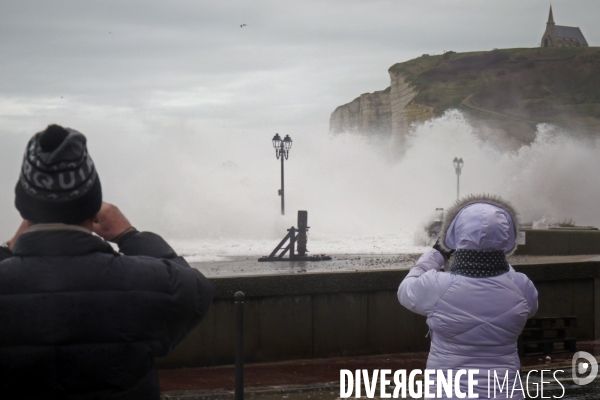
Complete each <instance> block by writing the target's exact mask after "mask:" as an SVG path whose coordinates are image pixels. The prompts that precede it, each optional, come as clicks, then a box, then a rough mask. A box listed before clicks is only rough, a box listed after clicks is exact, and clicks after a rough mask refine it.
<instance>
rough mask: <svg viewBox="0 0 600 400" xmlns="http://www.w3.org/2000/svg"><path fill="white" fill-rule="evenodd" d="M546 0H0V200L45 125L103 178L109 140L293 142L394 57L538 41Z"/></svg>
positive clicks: (366, 86)
mask: <svg viewBox="0 0 600 400" xmlns="http://www.w3.org/2000/svg"><path fill="white" fill-rule="evenodd" d="M548 7H549V2H548V1H542V0H502V1H488V0H460V1H459V0H453V1H450V0H435V1H424V0H395V1H391V0H381V1H377V0H371V1H366V0H365V1H355V0H335V1H334V0H329V1H327V0H318V1H317V0H302V1H295V0H287V1H274V0H273V1H261V0H251V1H250V0H248V1H236V0H218V1H207V0H193V1H191V0H190V1H183V0H173V1H156V0H143V1H129V0H118V1H115V0H102V1H96V0H94V1H91V0H85V1H82V0H38V1H31V0H2V1H1V2H0V54H1V57H2V61H1V62H0V168H1V170H0V185H1V186H0V189H1V191H2V193H1V194H0V207H3V208H7V207H8V208H10V207H11V204H12V189H13V186H14V182H16V178H17V175H18V169H19V164H20V157H21V154H22V151H23V149H24V146H25V143H26V141H27V139H28V138H29V137H30V136H31V135H32V134H33V133H35V132H37V131H39V130H41V129H43V128H44V127H45V126H46V125H47V124H49V123H59V124H62V125H65V126H70V127H72V128H75V129H78V130H80V131H82V132H83V133H84V134H86V135H87V136H88V138H89V139H90V142H91V143H94V146H95V150H94V149H92V150H91V153H92V154H93V156H94V158H95V160H96V163H97V164H99V165H101V166H102V167H103V168H104V171H106V172H104V173H105V174H106V175H107V176H110V174H111V173H112V174H116V173H117V172H123V169H125V170H127V169H131V168H133V169H135V164H134V158H132V160H127V159H126V157H125V153H124V152H125V151H130V150H131V151H135V149H136V146H135V145H132V144H131V143H136V142H137V143H141V142H144V143H145V142H147V141H155V143H162V142H161V140H168V139H169V138H173V140H184V142H185V141H186V140H187V139H185V138H186V137H187V136H194V137H195V138H196V139H197V138H201V139H198V140H200V141H199V142H198V141H196V142H194V143H195V144H196V145H198V143H205V144H207V145H209V144H210V143H213V142H214V143H219V146H216V147H219V148H220V147H222V146H221V144H222V145H223V146H226V143H227V142H225V141H222V140H223V138H227V140H231V141H235V142H236V143H238V145H239V144H240V143H241V144H242V146H241V148H244V144H248V143H249V142H250V141H256V140H258V138H260V140H264V137H266V138H267V139H266V140H267V141H268V139H270V137H271V136H272V135H273V134H274V133H275V132H280V133H282V134H290V135H291V136H292V137H293V138H294V140H295V143H297V142H301V141H302V138H303V136H306V135H308V134H309V133H312V134H314V133H317V134H322V135H326V134H327V131H328V123H329V116H330V114H331V112H332V111H333V110H334V109H335V108H336V107H337V106H339V105H341V104H344V103H347V102H349V101H351V100H353V99H354V98H356V97H357V96H359V95H360V94H361V93H365V92H372V91H375V90H382V89H384V88H386V87H387V86H388V85H389V76H388V74H387V69H388V68H389V67H390V66H392V65H393V64H394V63H397V62H402V61H406V60H409V59H411V58H414V57H417V56H420V55H421V54H423V53H429V54H439V53H441V52H443V51H444V50H446V51H448V50H454V51H458V52H463V51H476V50H491V49H493V48H512V47H535V46H537V45H539V41H540V39H541V36H542V34H543V32H544V29H545V23H546V20H547V16H548ZM553 9H554V18H555V21H556V23H557V24H560V25H569V26H579V27H581V29H582V31H583V33H584V35H585V36H586V38H587V41H588V42H589V43H590V45H597V44H598V43H600V24H598V23H597V21H598V12H599V11H600V3H599V2H598V1H597V0H577V1H572V0H554V1H553ZM241 24H246V26H244V27H243V28H240V25H241ZM306 137H308V136H306ZM182 138H183V139H182ZM217 138H219V139H217ZM213 139H214V140H215V141H213ZM104 140H106V141H110V143H107V144H104V145H102V144H101V143H100V142H102V141H104ZM219 140H221V142H219ZM122 143H129V144H128V145H123V146H122V145H121V144H122ZM117 148H124V149H125V150H119V151H120V153H119V154H120V157H121V158H120V159H119V160H115V159H111V157H110V151H111V150H110V149H117ZM221 150H222V149H221ZM115 151H117V150H115ZM117 152H118V151H117ZM270 156H271V155H270ZM123 157H125V159H124V158H123ZM217 161H219V162H220V161H224V160H216V161H215V162H217ZM161 162H162V161H161V160H160V159H157V160H155V164H156V165H157V166H160V165H161ZM115 165H116V166H115ZM111 168H112V169H111ZM99 169H100V168H99ZM100 171H101V173H102V172H103V170H102V169H100ZM111 171H112V172H111ZM105 180H106V179H105ZM105 187H106V190H108V191H110V185H108V184H105ZM16 220H17V217H16V214H15V212H14V211H12V210H11V211H10V212H7V211H5V212H0V223H1V224H2V225H3V226H4V225H6V224H8V223H14V222H15V221H16ZM6 229H8V228H5V227H3V228H1V229H0V232H5V231H6Z"/></svg>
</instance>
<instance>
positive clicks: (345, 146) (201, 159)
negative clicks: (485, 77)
mask: <svg viewBox="0 0 600 400" xmlns="http://www.w3.org/2000/svg"><path fill="white" fill-rule="evenodd" d="M118 122H119V121H118V120H117V123H118ZM111 123H113V122H111V120H110V119H108V118H107V119H105V120H103V121H101V122H99V124H101V125H99V127H98V129H99V130H100V131H101V133H102V135H99V134H96V133H94V132H95V131H94V129H92V128H87V130H86V127H85V126H84V127H83V128H84V129H83V131H85V132H86V134H88V137H89V143H90V151H91V153H92V155H93V157H94V161H95V162H96V164H97V166H98V170H99V172H100V176H101V177H102V183H103V191H104V197H105V199H106V200H107V201H111V202H114V203H116V204H118V205H119V206H120V207H121V209H123V210H124V211H125V213H126V215H128V217H129V218H130V220H131V221H132V222H133V223H134V225H135V226H136V227H137V228H139V229H143V230H151V231H155V232H158V233H160V234H162V235H163V236H165V237H166V238H168V239H170V240H171V241H172V242H173V243H174V246H175V248H176V249H177V250H179V251H180V252H182V253H183V254H185V255H187V256H188V257H189V258H190V259H192V260H218V259H222V257H230V256H234V255H252V256H255V255H256V256H257V255H266V254H268V253H269V252H270V251H271V250H272V248H273V247H274V246H275V245H276V244H277V243H278V242H279V240H280V239H281V238H282V237H283V235H284V234H285V233H286V229H288V228H289V227H290V226H292V225H296V211H297V210H307V211H308V222H309V226H311V230H310V236H309V242H308V247H309V250H310V251H312V253H313V254H319V253H330V254H340V253H353V254H356V253H377V252H379V253H399V252H419V251H422V250H423V249H424V247H419V246H415V243H417V244H420V245H422V244H424V243H423V241H417V242H415V237H414V232H416V231H418V229H419V227H420V226H422V225H423V223H424V221H425V220H426V219H427V218H428V217H429V216H430V215H431V214H432V213H433V211H434V210H435V209H436V208H437V207H444V208H446V207H448V206H449V205H450V204H451V203H452V202H453V201H454V200H455V197H456V175H455V173H454V168H453V166H452V160H453V159H454V157H462V158H463V159H464V162H465V164H464V168H463V172H462V176H461V194H468V193H481V192H489V193H496V194H499V195H502V196H504V197H506V198H508V199H510V200H512V201H513V202H514V204H515V206H516V208H517V209H518V210H519V211H520V213H521V215H522V220H523V221H526V222H527V221H528V222H534V221H540V220H544V221H560V220H567V219H572V220H574V221H575V222H576V223H578V224H585V225H600V212H598V206H597V204H598V202H597V199H598V198H600V185H598V184H597V179H596V176H597V174H598V171H600V152H599V151H598V144H597V141H596V140H592V139H589V140H582V139H575V138H574V137H573V135H572V132H562V131H560V130H559V129H557V128H555V127H552V126H550V125H539V126H538V135H537V139H536V140H535V141H534V142H533V143H532V144H531V145H528V146H524V147H522V148H521V149H520V150H518V151H512V152H507V151H505V150H502V151H501V150H499V146H497V145H496V143H494V142H493V141H492V140H491V139H490V138H488V139H487V141H486V140H482V139H481V138H480V137H478V136H477V135H476V134H475V133H474V132H473V128H472V127H471V126H470V125H469V122H468V121H467V120H466V119H465V118H464V117H463V115H462V114H461V113H460V112H459V111H456V110H453V111H448V112H446V113H445V114H444V115H443V116H442V117H440V118H435V119H432V120H430V121H427V122H426V123H423V124H420V125H418V126H415V127H414V129H413V130H412V132H411V135H410V137H409V138H408V141H407V148H406V151H405V153H404V155H403V157H397V156H395V155H394V150H393V149H391V148H389V146H386V145H385V144H382V141H379V142H378V143H373V141H372V140H369V139H368V138H366V137H363V136H357V135H350V134H343V135H338V136H330V135H328V134H327V133H326V132H309V133H303V132H299V131H294V132H292V131H289V132H285V131H281V132H280V134H286V133H290V135H291V136H292V138H293V140H294V144H293V147H292V150H291V151H290V157H289V160H288V161H286V162H285V169H286V172H285V178H286V209H287V214H286V216H285V217H282V216H281V215H280V197H278V196H277V190H278V189H279V184H280V164H279V161H278V160H276V159H275V157H274V150H273V148H272V146H271V143H270V139H271V136H272V135H273V134H274V132H261V133H260V134H258V133H256V132H251V133H249V134H248V135H241V134H235V135H210V134H207V133H206V132H203V130H202V129H201V127H200V126H196V125H194V122H190V123H189V124H186V125H185V126H183V125H177V126H175V125H174V126H165V125H156V126H154V125H143V124H140V125H136V124H135V123H131V124H130V125H129V126H128V132H127V134H126V135H125V134H123V133H122V128H121V127H120V126H111V125H110V124H111ZM165 132H168V134H167V133H165ZM11 140H12V139H11ZM11 143H12V142H11ZM24 144H25V142H23V147H24ZM15 152H16V151H15ZM11 154H12V153H11ZM7 156H10V157H13V156H12V155H10V154H9V155H7ZM18 158H19V157H18V156H16V155H15V156H14V159H15V160H14V163H15V165H18V162H19V161H18V160H17V159H18ZM15 171H16V172H18V167H15ZM15 171H0V178H1V179H0V181H2V182H5V183H6V185H5V187H9V185H13V184H14V183H12V182H14V181H15V180H16V172H15ZM9 175H10V176H9ZM7 190H8V189H7ZM7 193H8V192H7ZM11 203H12V196H11V195H6V196H4V197H2V207H3V209H4V210H10V213H12V214H14V209H13V208H12V205H11ZM8 212H9V211H3V213H4V214H3V215H2V219H3V220H5V221H7V220H8V219H9V218H6V215H7V213H8ZM10 218H13V217H10ZM13 219H14V218H13ZM14 222H15V227H16V222H17V220H16V219H15V221H14ZM4 225H6V226H3V227H2V229H3V233H4V236H5V237H6V236H8V235H9V233H11V231H13V229H14V228H13V227H12V226H10V227H8V225H9V224H4Z"/></svg>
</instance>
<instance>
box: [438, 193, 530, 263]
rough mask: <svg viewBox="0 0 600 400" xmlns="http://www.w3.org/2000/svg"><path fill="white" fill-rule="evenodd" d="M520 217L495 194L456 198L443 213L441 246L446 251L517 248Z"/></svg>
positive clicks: (507, 249) (511, 250)
mask: <svg viewBox="0 0 600 400" xmlns="http://www.w3.org/2000/svg"><path fill="white" fill-rule="evenodd" d="M518 234H519V216H518V214H517V212H516V210H515V209H514V207H513V206H512V204H511V203H510V202H509V201H506V200H504V199H502V198H501V197H500V196H496V195H487V194H479V195H470V196H467V197H464V198H462V199H459V200H458V201H456V203H454V204H453V205H452V206H451V207H450V208H449V209H448V210H447V211H446V212H445V214H444V222H443V223H442V232H441V240H440V244H441V246H442V247H443V248H444V249H446V250H450V249H453V250H455V249H470V250H482V251H494V250H496V251H497V250H501V251H503V252H504V253H505V254H506V255H510V254H512V253H513V252H514V251H515V250H516V248H517V237H518Z"/></svg>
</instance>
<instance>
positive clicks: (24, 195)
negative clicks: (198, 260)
mask: <svg viewBox="0 0 600 400" xmlns="http://www.w3.org/2000/svg"><path fill="white" fill-rule="evenodd" d="M15 193H16V199H15V205H16V207H17V209H18V210H19V212H20V213H21V216H22V217H23V219H24V222H23V224H22V225H21V228H19V231H18V232H17V234H16V235H15V237H14V238H13V240H11V241H10V242H8V243H7V245H6V246H5V247H4V248H0V397H1V398H11V399H12V398H14V399H17V398H18V399H123V400H124V399H136V400H137V399H139V400H146V399H159V397H160V390H159V385H158V377H157V373H156V368H155V367H154V358H155V357H162V356H165V355H166V354H167V353H168V352H169V351H170V350H171V349H172V348H173V347H174V346H175V345H176V344H177V343H179V342H180V341H181V340H182V339H183V338H184V337H185V336H186V335H187V334H188V333H189V332H190V331H191V330H192V329H193V328H194V327H195V326H196V325H197V324H198V323H199V322H200V320H201V319H202V318H203V317H204V316H205V315H206V313H207V311H208V308H209V306H210V303H211V301H212V296H213V289H212V285H211V284H210V282H209V281H208V280H207V279H206V278H205V277H204V276H203V275H202V274H201V273H200V272H199V271H197V270H195V269H193V268H190V266H189V265H188V263H187V262H186V261H185V260H184V259H183V258H181V257H178V256H177V254H176V253H175V252H174V251H173V249H172V248H171V247H170V246H169V245H168V244H167V243H166V242H165V241H164V240H163V239H162V238H161V237H160V236H158V235H155V234H153V233H149V232H138V231H137V230H136V229H135V228H133V227H132V226H131V224H130V223H129V221H128V220H127V218H125V217H124V216H123V214H122V213H121V212H120V211H119V209H118V208H117V207H115V206H113V205H111V204H108V203H103V202H102V190H101V187H100V180H99V178H98V175H97V173H96V170H95V167H94V163H93V162H92V159H91V158H90V156H89V154H88V153H87V148H86V139H85V137H84V136H83V135H82V134H81V133H79V132H77V131H75V130H73V129H69V128H66V129H64V128H62V127H60V126H57V125H51V126H49V127H48V128H47V129H46V130H45V131H43V132H40V133H38V134H36V135H35V136H34V137H33V138H32V139H31V140H30V142H29V144H28V146H27V150H26V153H25V157H24V160H23V167H22V170H21V176H20V179H19V182H18V183H17V186H16V189H15ZM92 232H94V233H95V234H96V235H93V234H92ZM99 236H100V237H99ZM103 238H104V239H103ZM106 240H108V241H110V242H114V243H117V244H118V246H119V252H116V251H114V250H113V248H112V247H111V245H110V244H109V243H108V242H107V241H106Z"/></svg>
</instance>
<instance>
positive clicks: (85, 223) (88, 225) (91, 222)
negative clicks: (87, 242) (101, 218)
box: [80, 214, 98, 231]
mask: <svg viewBox="0 0 600 400" xmlns="http://www.w3.org/2000/svg"><path fill="white" fill-rule="evenodd" d="M97 215H98V214H96V215H94V216H93V217H91V218H88V219H86V220H85V221H83V222H82V223H81V224H80V225H81V226H83V227H84V228H87V229H89V230H90V231H93V230H94V222H96V221H98V218H97Z"/></svg>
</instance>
